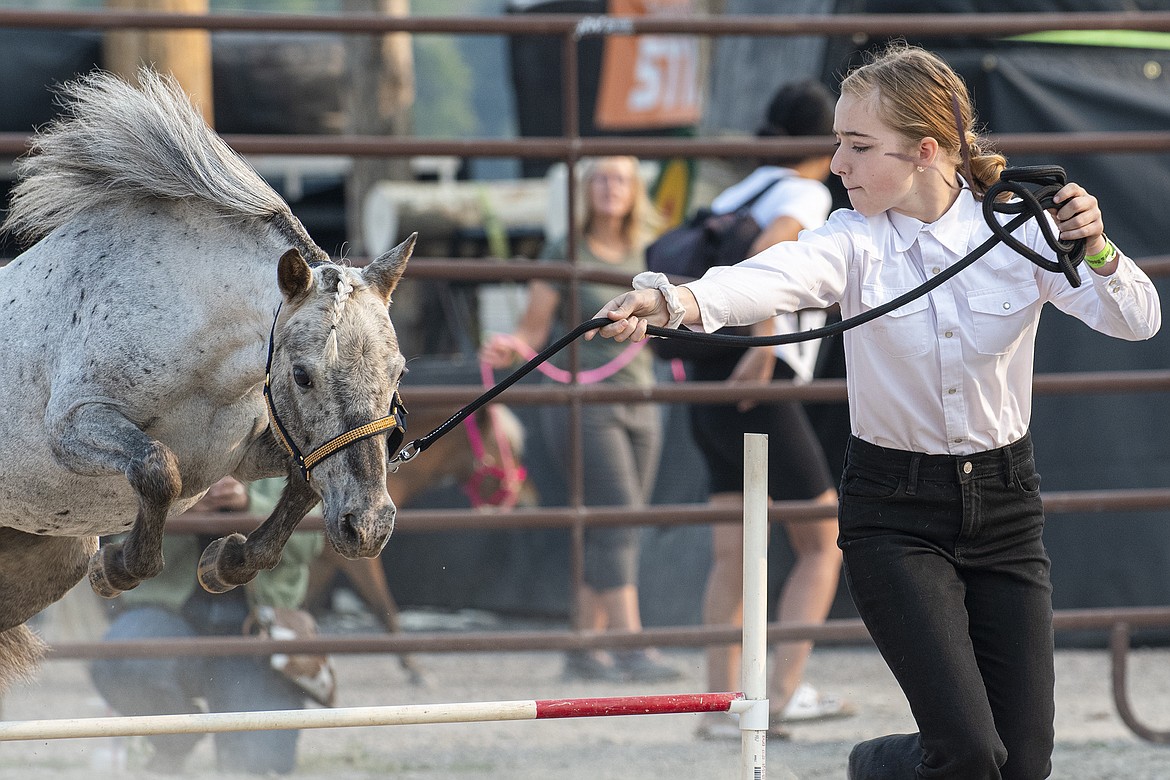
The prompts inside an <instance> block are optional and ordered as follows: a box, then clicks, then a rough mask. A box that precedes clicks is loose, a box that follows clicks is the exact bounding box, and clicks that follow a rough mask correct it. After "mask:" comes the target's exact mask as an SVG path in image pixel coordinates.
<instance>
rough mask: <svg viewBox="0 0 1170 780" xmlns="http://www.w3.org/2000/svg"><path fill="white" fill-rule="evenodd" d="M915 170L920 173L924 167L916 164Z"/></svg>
mask: <svg viewBox="0 0 1170 780" xmlns="http://www.w3.org/2000/svg"><path fill="white" fill-rule="evenodd" d="M915 170H917V171H918V172H919V173H922V172H923V171H925V170H926V169H925V168H923V167H922V166H921V165H918V166H915Z"/></svg>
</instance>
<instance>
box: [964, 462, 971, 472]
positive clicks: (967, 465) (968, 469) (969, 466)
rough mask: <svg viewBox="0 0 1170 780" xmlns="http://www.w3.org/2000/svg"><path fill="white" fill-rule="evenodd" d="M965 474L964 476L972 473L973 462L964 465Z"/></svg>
mask: <svg viewBox="0 0 1170 780" xmlns="http://www.w3.org/2000/svg"><path fill="white" fill-rule="evenodd" d="M963 473H964V474H970V473H971V461H967V462H966V463H964V464H963Z"/></svg>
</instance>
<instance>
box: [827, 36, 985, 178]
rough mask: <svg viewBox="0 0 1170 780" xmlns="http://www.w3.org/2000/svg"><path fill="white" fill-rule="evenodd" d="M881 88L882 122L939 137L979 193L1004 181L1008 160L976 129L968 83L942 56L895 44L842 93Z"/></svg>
mask: <svg viewBox="0 0 1170 780" xmlns="http://www.w3.org/2000/svg"><path fill="white" fill-rule="evenodd" d="M875 91H876V92H877V95H878V115H879V116H880V117H881V119H882V121H883V122H885V123H886V124H887V125H888V126H889V127H892V128H894V129H895V130H896V131H897V132H898V133H900V134H901V135H902V136H904V137H905V138H907V139H909V140H910V141H913V142H915V143H917V142H918V141H919V140H921V139H922V138H925V137H928V136H929V137H931V138H933V139H935V140H936V141H938V145H939V148H940V149H941V150H943V151H944V152H945V153H946V155H947V158H948V159H949V160H950V161H951V162H952V163H954V165H955V167H956V168H957V169H958V170H959V171H961V172H962V173H963V175H964V177H965V178H967V179H968V180H969V182H968V183H969V184H970V185H971V189H972V190H973V191H974V192H975V193H976V194H977V195H982V194H983V193H985V192H987V188H988V187H990V186H991V185H992V184H995V183H996V182H997V181H999V174H1000V172H1001V171H1002V170H1003V169H1004V168H1005V167H1006V166H1007V159H1006V158H1005V157H1004V156H1003V155H1002V154H999V153H998V152H996V151H995V150H994V149H993V148H992V147H991V144H990V142H989V140H988V139H987V138H986V137H985V136H982V135H980V134H978V133H977V132H976V131H975V127H974V125H975V108H974V106H973V105H972V103H971V96H970V95H969V94H968V92H967V85H966V84H964V83H963V80H962V79H961V78H959V75H958V74H957V73H955V72H954V71H953V70H952V69H951V67H950V66H949V65H947V64H946V63H945V62H943V60H942V58H941V57H938V56H937V55H935V54H931V53H930V52H928V51H926V50H925V49H921V48H919V47H917V46H910V45H909V44H907V43H905V42H894V43H891V44H889V45H888V46H886V48H885V49H883V50H882V51H879V52H877V53H876V54H873V55H871V58H870V59H869V61H868V62H867V63H866V64H864V65H862V66H861V67H859V68H857V69H856V70H854V71H853V72H851V73H850V74H849V75H848V76H846V77H845V79H844V80H843V81H842V82H841V94H848V95H851V96H853V97H858V98H861V97H865V96H867V95H870V94H873V93H874V92H875ZM960 126H961V127H962V133H963V134H962V137H960V135H959V128H960Z"/></svg>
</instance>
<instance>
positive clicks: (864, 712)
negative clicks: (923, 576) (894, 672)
mask: <svg viewBox="0 0 1170 780" xmlns="http://www.w3.org/2000/svg"><path fill="white" fill-rule="evenodd" d="M407 618H408V620H410V619H411V618H412V616H411V615H407ZM429 619H430V620H431V624H429V625H428V624H427V621H428V620H429ZM439 622H440V623H442V621H441V620H440V621H439ZM465 622H467V623H470V624H471V625H472V627H474V626H475V625H476V624H478V625H482V626H483V627H484V628H490V629H492V630H499V629H500V628H502V627H506V626H505V625H502V624H500V623H498V622H495V619H494V618H492V617H491V616H479V618H478V619H472V620H470V621H465ZM433 623H434V621H433V619H431V618H428V616H426V615H425V614H420V615H414V616H413V621H412V624H413V625H416V626H418V627H420V628H421V627H425V628H428V629H433V628H434V625H433ZM514 627H519V626H514ZM326 628H329V626H328V625H327V626H326ZM344 629H345V626H344V625H342V626H341V627H340V628H339V627H334V628H333V629H331V630H344ZM350 630H352V629H350ZM666 657H667V659H668V660H669V661H670V662H671V663H672V664H674V665H675V666H676V667H677V668H678V669H679V670H680V671H681V672H683V678H682V679H681V680H677V681H674V682H670V683H658V684H654V685H647V684H633V683H611V682H590V683H582V682H568V681H565V680H563V679H562V677H561V663H562V661H561V658H560V656H559V654H557V653H536V652H534V653H480V654H424V655H421V656H419V657H418V658H419V661H420V662H421V663H422V664H423V665H424V666H425V668H426V670H427V672H428V674H429V675H430V677H431V685H430V687H429V688H420V687H416V686H412V685H411V684H410V683H409V682H408V680H407V677H406V675H405V674H404V673H403V671H402V670H401V669H400V667H399V665H398V663H397V661H396V659H395V658H393V657H377V656H338V657H337V658H336V659H335V661H336V664H337V669H338V675H339V678H340V682H341V687H340V691H339V702H338V704H339V706H370V705H386V704H425V703H440V702H461V701H500V700H527V699H543V698H561V697H570V696H612V695H631V694H636V693H676V692H695V691H700V690H702V682H701V681H702V670H701V664H702V655H701V653H700V652H699V651H697V650H668V651H666ZM1109 673H1110V669H1109V658H1108V655H1107V654H1106V653H1105V651H1102V650H1061V651H1058V655H1057V685H1058V688H1057V718H1056V738H1057V747H1056V753H1055V757H1054V772H1053V777H1056V778H1074V779H1075V780H1115V779H1116V780H1120V779H1122V778H1124V779H1125V780H1143V779H1146V778H1148V779H1149V780H1155V779H1158V780H1164V779H1165V778H1170V747H1164V746H1158V745H1153V744H1150V743H1147V742H1143V741H1141V740H1139V739H1138V738H1137V737H1135V736H1134V735H1133V734H1132V733H1131V732H1130V731H1129V730H1128V729H1127V728H1126V727H1125V725H1124V724H1123V723H1122V722H1121V720H1120V719H1119V718H1118V716H1117V714H1116V712H1115V710H1114V708H1113V704H1112V699H1111V695H1110V687H1109ZM1130 675H1131V688H1132V690H1133V692H1134V705H1135V707H1136V709H1137V712H1138V715H1139V717H1140V718H1142V720H1143V722H1145V723H1146V724H1147V725H1149V726H1151V727H1153V728H1170V650H1168V649H1161V648H1159V649H1149V650H1137V651H1135V652H1134V654H1133V656H1132V658H1131V669H1130ZM808 679H809V680H810V681H811V682H813V683H814V684H816V685H818V686H820V687H822V688H823V689H825V690H831V691H833V692H835V693H838V694H840V695H842V696H845V697H847V698H848V699H850V700H851V701H853V702H854V703H855V704H856V706H857V710H858V712H857V714H856V715H855V716H853V717H851V718H847V719H842V720H836V721H828V722H822V723H817V724H806V725H802V726H798V727H795V728H793V729H792V738H791V739H790V740H789V741H777V740H772V741H771V742H770V743H769V745H768V776H769V777H770V778H780V779H782V780H788V779H789V778H801V779H802V780H803V779H805V778H808V779H811V778H843V777H844V775H845V760H846V756H847V755H848V752H849V749H850V747H851V746H852V745H853V744H854V743H855V742H856V741H858V740H861V739H865V738H868V737H872V736H876V735H878V734H882V733H888V732H894V731H907V730H912V729H913V722H912V720H911V718H910V715H909V711H908V709H907V707H906V704H905V701H904V699H903V698H902V696H901V694H900V692H899V691H898V688H897V686H896V684H895V683H894V681H893V678H892V677H891V676H890V674H889V672H888V671H887V670H886V668H885V666H884V664H883V663H882V661H881V659H880V658H879V657H878V656H877V654H876V652H875V651H873V650H872V649H870V648H861V647H822V648H818V649H817V651H816V652H815V653H814V654H813V658H812V661H811V662H810V666H809V670H808ZM103 714H105V708H104V705H103V704H102V702H101V700H100V698H99V697H98V696H97V694H96V693H95V691H94V690H93V687H92V686H91V685H90V682H89V678H88V675H87V673H86V670H85V666H84V665H83V664H82V663H80V662H74V661H50V662H48V663H46V664H45V665H44V667H43V668H42V669H41V672H40V675H39V678H38V679H37V681H36V682H35V683H33V684H29V685H23V686H19V687H18V688H16V689H15V690H13V691H12V692H10V693H9V694H8V695H7V696H6V697H5V699H4V701H3V716H4V718H5V719H6V720H26V719H38V718H61V717H77V716H82V717H85V716H100V715H103ZM697 718H698V716H696V715H663V716H632V717H630V716H627V717H617V718H588V719H576V720H561V721H556V720H553V721H540V722H532V721H519V722H503V723H475V724H442V725H415V726H387V727H376V728H355V729H314V730H306V731H304V732H302V734H301V740H300V750H299V768H298V771H297V773H296V774H295V775H294V777H295V778H300V779H301V780H338V779H339V778H345V779H346V780H350V779H352V780H365V779H367V778H402V779H403V780H438V778H457V779H466V780H470V779H471V778H484V779H485V780H496V779H499V780H505V779H506V780H530V779H531V780H536V778H548V777H557V778H563V779H565V780H587V779H588V780H619V779H622V780H625V779H628V778H646V777H655V778H658V777H669V778H736V777H738V762H739V759H738V744H737V743H733V742H729V743H711V742H702V741H698V740H696V739H695V738H694V737H693V732H694V728H695V725H696V723H697V720H696V719H697ZM148 750H149V748H148V747H147V746H146V745H145V743H144V740H143V739H142V738H140V737H137V738H130V739H123V740H56V741H45V742H35V743H34V742H14V743H6V744H3V745H0V779H3V780H82V779H83V778H84V780H93V779H95V778H97V779H101V778H151V777H157V775H152V774H149V773H147V772H145V771H144V770H143V769H141V766H142V764H143V762H144V760H145V758H146V756H147V752H148ZM119 757H121V758H119ZM119 761H124V762H125V765H126V766H125V768H123V767H121V766H118V765H117V764H118V762H119ZM184 776H186V777H189V778H193V780H203V779H207V780H209V779H210V778H217V780H219V779H222V780H229V779H231V778H243V777H247V776H246V775H236V774H224V773H220V772H217V771H216V770H215V759H214V749H213V745H212V741H211V739H204V740H203V742H201V743H200V746H199V748H198V749H197V750H196V752H195V754H194V755H192V756H191V758H190V760H189V762H188V764H187V766H186V768H185V772H184Z"/></svg>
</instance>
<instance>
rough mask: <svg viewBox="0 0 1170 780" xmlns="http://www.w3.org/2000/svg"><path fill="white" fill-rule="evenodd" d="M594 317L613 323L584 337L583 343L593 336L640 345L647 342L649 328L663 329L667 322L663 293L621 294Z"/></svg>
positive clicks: (668, 314) (638, 291)
mask: <svg viewBox="0 0 1170 780" xmlns="http://www.w3.org/2000/svg"><path fill="white" fill-rule="evenodd" d="M593 316H594V318H597V317H608V318H609V319H611V320H613V322H612V323H610V324H609V325H603V326H602V327H600V328H598V329H597V330H593V331H590V332H588V333H586V334H585V340H586V341H589V340H591V339H592V338H593V337H594V336H595V335H601V336H604V337H605V338H607V339H613V340H614V341H627V340H632V341H641V340H642V339H644V338H646V327H647V326H648V325H657V326H659V327H662V326H664V325H666V323H667V322H668V321H669V319H670V313H669V312H668V311H667V309H666V301H665V300H664V299H663V297H662V293H660V292H659V291H658V290H652V289H647V290H630V291H629V292H624V293H622V294H621V295H619V296H618V297H616V298H614V299H613V300H612V301H610V302H609V303H607V304H605V305H604V306H602V307H601V309H600V310H599V311H598V312H597V314H594V315H593Z"/></svg>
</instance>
